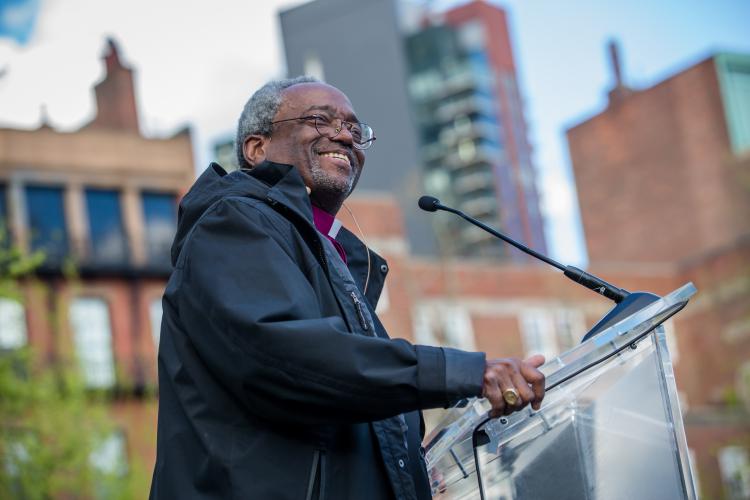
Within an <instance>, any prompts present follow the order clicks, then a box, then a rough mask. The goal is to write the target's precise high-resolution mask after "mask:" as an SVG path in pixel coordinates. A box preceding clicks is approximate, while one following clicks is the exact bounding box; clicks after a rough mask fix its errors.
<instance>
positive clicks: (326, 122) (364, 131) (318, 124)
mask: <svg viewBox="0 0 750 500" xmlns="http://www.w3.org/2000/svg"><path fill="white" fill-rule="evenodd" d="M294 120H312V121H313V124H314V125H315V130H317V131H318V134H320V135H321V136H323V137H327V138H328V139H333V138H335V137H336V136H337V135H339V132H341V130H343V128H344V127H346V129H347V130H348V131H349V133H350V134H351V135H352V144H354V147H355V148H357V149H367V148H369V147H370V146H371V145H372V142H373V141H374V140H375V132H373V130H372V127H370V126H369V125H368V124H366V123H358V122H348V121H346V120H342V119H340V118H333V119H328V118H326V117H325V116H322V115H309V116H298V117H296V118H286V119H284V120H277V121H275V122H271V124H272V125H275V124H276V123H281V122H290V121H294Z"/></svg>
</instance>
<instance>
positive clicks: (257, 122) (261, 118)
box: [234, 76, 320, 169]
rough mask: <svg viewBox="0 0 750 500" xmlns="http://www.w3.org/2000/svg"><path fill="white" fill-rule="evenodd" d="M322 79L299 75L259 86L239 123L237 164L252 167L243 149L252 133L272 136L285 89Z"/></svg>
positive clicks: (235, 147) (236, 148)
mask: <svg viewBox="0 0 750 500" xmlns="http://www.w3.org/2000/svg"><path fill="white" fill-rule="evenodd" d="M318 82H320V80H318V79H317V78H313V77H311V76H298V77H295V78H286V79H284V80H272V81H270V82H268V83H266V84H265V85H263V86H262V87H261V88H259V89H258V90H257V91H256V92H255V93H254V94H253V95H252V97H250V99H248V101H247V103H245V107H244V108H243V110H242V114H241V115H240V119H239V121H238V123H237V137H236V138H235V144H234V150H235V153H236V154H237V164H238V165H239V167H240V168H241V169H242V168H245V169H247V168H251V167H252V165H250V164H249V163H248V162H247V160H245V154H244V153H243V151H242V147H243V144H244V143H245V139H247V137H248V136H250V135H264V136H270V135H271V129H272V127H273V125H271V122H272V121H273V117H274V116H276V112H277V111H278V110H279V106H281V93H282V92H283V91H284V89H287V88H289V87H291V86H292V85H297V84H298V83H318Z"/></svg>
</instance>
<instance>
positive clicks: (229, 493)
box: [151, 162, 484, 500]
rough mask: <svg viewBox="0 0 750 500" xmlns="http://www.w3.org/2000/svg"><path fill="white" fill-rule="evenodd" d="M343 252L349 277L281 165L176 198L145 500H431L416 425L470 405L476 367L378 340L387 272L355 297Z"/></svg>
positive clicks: (357, 248)
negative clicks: (441, 410) (428, 412)
mask: <svg viewBox="0 0 750 500" xmlns="http://www.w3.org/2000/svg"><path fill="white" fill-rule="evenodd" d="M342 231H344V230H342ZM338 240H339V241H341V243H342V244H343V245H344V247H345V249H346V252H347V258H348V262H349V269H347V266H345V265H344V264H343V262H342V261H341V259H340V258H339V257H338V256H337V255H336V253H335V249H334V248H333V245H331V243H330V242H329V241H328V240H327V239H326V238H325V237H323V236H321V235H320V234H319V233H318V232H317V230H316V229H315V227H314V225H313V223H312V210H311V207H310V202H309V197H308V196H307V193H306V191H305V189H304V185H303V183H302V179H301V177H300V176H299V174H298V173H297V171H296V170H295V169H294V168H293V167H291V166H288V165H280V164H274V163H270V162H267V163H264V164H262V165H260V166H258V167H256V168H255V169H253V171H252V173H251V174H248V173H245V172H233V173H232V174H228V175H227V174H226V173H225V172H224V171H223V170H222V169H221V167H219V166H218V165H211V167H209V168H208V169H207V170H206V171H205V172H204V173H203V175H201V177H200V178H199V179H198V180H197V181H196V183H195V185H194V186H193V187H192V188H191V190H190V191H189V192H188V194H187V195H186V196H185V197H184V199H183V200H182V202H181V204H180V212H179V223H178V230H177V235H176V237H175V242H174V245H173V247H172V262H173V266H174V270H173V273H172V276H171V278H170V280H169V283H168V284H167V288H166V291H165V294H164V300H163V310H164V315H163V320H162V330H161V341H160V345H159V424H158V440H157V441H158V444H157V458H156V467H155V469H154V475H153V482H152V485H151V498H154V499H169V500H172V499H189V498H243V499H244V498H248V499H305V498H309V497H311V496H312V497H314V498H321V499H322V498H326V499H339V498H341V499H346V498H353V499H354V498H356V499H373V500H374V499H381V498H393V497H396V498H399V499H401V498H404V499H415V498H420V499H422V498H429V487H428V482H427V477H426V471H425V469H424V463H423V460H422V457H421V456H420V438H421V432H422V430H421V429H420V415H419V413H418V411H417V410H419V409H425V408H435V407H444V406H446V405H448V404H450V403H451V402H452V401H455V400H457V399H460V398H463V397H467V396H476V395H479V393H480V392H481V381H482V373H483V370H484V354H482V353H467V352H463V351H458V350H454V349H447V348H445V349H443V348H437V347H429V346H419V345H412V344H410V343H409V342H407V341H405V340H392V339H389V338H387V336H386V334H385V330H384V329H383V327H382V325H381V324H380V322H379V321H378V319H377V317H376V316H375V314H374V313H373V312H372V311H373V310H374V306H375V304H376V302H377V299H378V296H379V294H380V291H381V289H382V285H383V279H384V274H385V272H386V271H387V266H386V265H385V262H384V261H383V260H382V259H381V258H380V257H378V256H377V255H375V254H374V253H371V260H372V268H373V269H372V270H371V277H370V282H369V286H368V290H367V296H366V297H365V296H364V295H363V294H362V292H361V290H362V284H363V282H364V279H365V275H366V273H367V269H366V267H367V254H366V249H365V247H364V245H363V244H362V243H361V242H360V241H359V240H357V239H356V238H355V237H354V236H353V235H352V234H351V233H349V232H346V231H344V232H343V234H340V236H339V237H338ZM350 271H351V273H350Z"/></svg>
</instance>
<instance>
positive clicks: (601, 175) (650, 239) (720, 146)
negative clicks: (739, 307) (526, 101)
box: [568, 59, 750, 263]
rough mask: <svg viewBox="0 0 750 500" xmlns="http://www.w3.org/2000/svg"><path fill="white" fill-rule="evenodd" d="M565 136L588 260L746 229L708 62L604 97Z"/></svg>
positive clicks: (748, 196) (713, 240) (746, 194)
mask: <svg viewBox="0 0 750 500" xmlns="http://www.w3.org/2000/svg"><path fill="white" fill-rule="evenodd" d="M568 142H569V145H570V155H571V160H572V164H573V169H574V171H575V176H576V183H577V187H578V195H579V201H580V207H581V215H582V219H583V225H584V230H585V233H586V240H587V246H588V252H589V257H590V259H591V262H592V263H596V262H600V261H604V262H606V261H610V262H612V261H613V262H675V261H679V260H681V259H684V258H687V257H690V256H696V255H700V254H702V253H704V252H707V251H710V250H712V249H716V248H721V247H722V246H724V245H727V244H729V243H730V242H732V241H733V240H734V239H735V238H737V236H738V235H741V234H747V233H748V231H750V221H749V220H748V217H747V214H750V191H748V188H747V186H744V187H743V186H742V185H741V183H740V182H738V181H739V178H738V176H739V173H738V169H737V168H736V167H735V164H736V160H734V159H733V158H732V157H731V154H730V150H729V142H728V136H727V130H726V123H725V120H724V114H723V107H722V103H721V97H720V93H719V87H718V80H717V76H716V71H715V68H714V62H713V59H707V60H705V61H703V62H701V63H699V64H697V65H695V66H693V67H691V68H689V69H687V70H685V71H683V72H681V73H679V74H678V75H676V76H674V77H672V78H669V79H667V80H665V81H663V82H661V83H659V84H658V85H655V86H653V87H651V88H649V89H646V90H643V91H638V92H634V93H632V94H630V95H629V96H627V97H625V98H623V99H621V100H618V101H617V102H614V103H611V104H610V106H609V107H608V108H607V109H606V110H605V111H603V112H602V113H600V114H599V115H597V116H595V117H593V118H591V119H589V120H587V121H585V122H583V123H581V124H580V125H577V126H575V127H573V128H571V129H570V130H568ZM742 213H744V214H745V215H744V216H739V214H742Z"/></svg>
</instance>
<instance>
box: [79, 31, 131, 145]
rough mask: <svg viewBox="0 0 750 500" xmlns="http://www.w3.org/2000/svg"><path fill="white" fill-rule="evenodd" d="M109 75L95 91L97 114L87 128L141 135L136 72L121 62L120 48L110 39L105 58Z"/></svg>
mask: <svg viewBox="0 0 750 500" xmlns="http://www.w3.org/2000/svg"><path fill="white" fill-rule="evenodd" d="M103 59H104V65H105V68H106V74H105V76H104V79H103V80H102V81H101V82H99V83H98V84H97V85H96V86H95V87H94V92H95V93H96V107H97V113H96V117H95V118H94V120H93V121H92V122H91V123H90V124H89V125H88V126H89V127H91V128H107V129H116V130H123V131H126V130H127V131H131V132H133V133H136V134H138V133H139V132H140V129H139V127H138V110H137V108H136V103H135V87H134V85H133V70H132V69H130V68H129V67H127V66H124V65H123V64H122V62H121V61H120V53H119V50H118V47H117V44H116V43H115V41H114V40H113V39H112V38H108V39H107V49H106V52H105V54H104V57H103Z"/></svg>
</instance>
